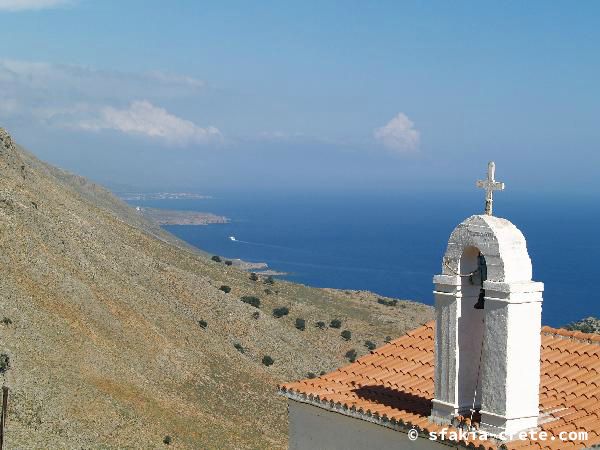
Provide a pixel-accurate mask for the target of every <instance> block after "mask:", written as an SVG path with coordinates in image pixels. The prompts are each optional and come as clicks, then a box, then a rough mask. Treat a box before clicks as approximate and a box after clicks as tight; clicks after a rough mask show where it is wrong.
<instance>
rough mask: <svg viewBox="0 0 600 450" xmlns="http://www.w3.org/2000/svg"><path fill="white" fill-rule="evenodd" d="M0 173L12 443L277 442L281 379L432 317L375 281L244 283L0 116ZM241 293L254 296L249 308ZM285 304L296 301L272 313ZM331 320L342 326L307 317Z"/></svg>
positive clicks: (0, 327) (0, 259)
mask: <svg viewBox="0 0 600 450" xmlns="http://www.w3.org/2000/svg"><path fill="white" fill-rule="evenodd" d="M0 175H1V176H0V224H1V226H0V274H1V276H0V320H1V319H2V318H3V317H6V318H8V319H10V322H11V323H8V321H7V323H0V351H1V352H2V353H4V354H7V355H8V356H9V358H10V367H9V369H8V370H7V371H6V372H5V373H2V374H0V377H1V378H2V380H0V381H2V382H6V383H8V384H9V385H10V386H11V389H12V398H11V403H10V409H9V422H8V429H7V435H6V442H7V446H8V448H144V449H151V448H164V447H165V444H163V438H164V436H166V435H170V436H171V437H172V438H173V443H172V444H171V446H170V447H173V448H284V447H285V446H286V431H287V430H286V427H287V424H286V415H285V413H286V409H285V402H284V401H283V400H282V399H281V398H279V397H278V396H277V395H275V386H276V384H277V383H278V382H282V381H285V380H294V379H297V378H301V377H305V376H306V375H307V373H308V372H314V373H316V374H318V373H319V372H321V371H323V370H331V369H333V368H335V367H337V366H339V365H341V364H343V363H344V362H345V359H344V354H345V353H346V352H347V351H348V350H349V349H351V348H355V349H356V350H357V351H358V353H359V355H360V354H363V353H365V352H367V350H366V349H365V348H364V345H363V344H364V341H366V340H371V341H374V342H376V343H382V341H383V340H384V338H385V336H388V335H389V336H391V337H397V336H398V335H400V334H401V333H403V332H404V331H405V330H407V329H410V328H413V327H415V326H417V325H419V324H421V323H424V322H425V321H427V320H429V319H430V318H431V310H430V308H429V307H426V306H424V305H420V304H417V303H412V302H399V304H398V305H397V306H386V305H382V304H379V303H378V302H377V297H376V296H375V295H373V294H370V293H365V292H359V293H357V292H352V293H348V292H343V291H336V290H330V289H314V288H310V287H306V286H302V285H297V284H292V283H287V282H279V281H276V282H275V284H274V285H273V286H270V285H266V284H265V283H264V282H263V281H262V280H260V281H251V280H250V279H249V277H248V274H247V273H245V272H242V271H240V270H239V269H236V268H234V267H228V266H225V265H224V264H221V263H216V262H213V261H211V260H210V259H209V258H208V257H207V255H205V254H203V253H202V252H199V251H196V250H194V249H192V248H190V247H188V246H187V245H186V244H184V243H182V242H181V241H178V240H177V239H176V238H174V237H173V236H171V235H169V234H168V233H166V232H164V231H163V230H161V229H160V227H158V226H157V225H156V224H153V223H151V222H149V221H148V220H146V219H144V218H143V217H142V216H140V215H139V214H138V213H136V212H135V211H134V210H133V209H131V208H129V207H127V206H126V205H125V204H124V203H122V202H120V201H119V200H118V199H116V198H115V197H113V196H112V195H111V194H110V193H109V192H108V191H106V190H105V189H103V188H101V187H99V186H97V185H94V184H92V183H90V182H89V181H87V180H85V179H84V178H81V177H77V176H74V175H71V174H69V173H66V172H64V171H62V170H59V169H56V168H53V167H51V166H48V165H46V164H44V163H42V162H40V161H39V160H37V159H36V158H35V157H34V156H32V155H31V154H29V153H28V152H26V151H24V150H23V149H21V148H20V147H18V146H16V145H14V144H13V143H12V140H11V139H10V136H9V135H8V134H7V133H6V132H5V131H4V130H2V129H0ZM222 285H228V286H230V287H231V292H230V293H227V294H226V293H224V292H223V291H221V290H219V287H220V286H222ZM265 289H271V290H272V293H271V294H266V293H265ZM242 295H254V296H257V297H259V298H260V299H261V307H260V309H259V310H258V311H259V314H260V315H259V317H258V318H254V317H253V313H255V312H256V311H257V309H256V308H254V307H252V306H251V305H249V304H246V303H243V302H241V301H240V300H239V298H240V297H241V296H242ZM280 306H286V307H288V308H289V310H290V313H289V315H287V316H284V317H282V318H279V319H277V318H274V317H273V316H272V314H271V311H272V309H273V308H275V307H280ZM296 318H303V319H305V320H306V330H304V331H301V330H298V329H296V328H295V326H294V324H295V319H296ZM334 318H339V319H341V320H342V322H343V324H342V328H341V329H332V328H327V329H324V330H322V329H319V328H318V327H316V326H315V323H316V322H318V321H324V322H326V323H327V324H328V323H329V322H330V320H331V319H334ZM200 320H204V321H205V322H206V328H203V327H201V326H200V325H199V321H200ZM343 329H349V330H351V331H352V339H351V340H350V341H345V340H343V339H342V338H341V337H340V331H341V330H343ZM236 343H239V344H241V346H242V347H243V348H244V349H245V352H244V353H241V352H239V351H238V350H236V348H234V344H236ZM264 355H270V356H271V357H272V358H273V359H274V361H275V363H274V364H273V365H272V366H270V367H265V366H264V365H263V364H262V363H261V360H262V358H263V356H264Z"/></svg>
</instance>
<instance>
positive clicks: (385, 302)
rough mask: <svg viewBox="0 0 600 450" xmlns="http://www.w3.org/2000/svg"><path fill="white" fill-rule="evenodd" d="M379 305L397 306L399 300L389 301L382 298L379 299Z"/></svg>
mask: <svg viewBox="0 0 600 450" xmlns="http://www.w3.org/2000/svg"><path fill="white" fill-rule="evenodd" d="M377 303H379V304H380V305H385V306H396V305H397V304H398V300H396V299H395V298H392V299H390V300H387V299H385V298H381V297H380V298H378V299H377Z"/></svg>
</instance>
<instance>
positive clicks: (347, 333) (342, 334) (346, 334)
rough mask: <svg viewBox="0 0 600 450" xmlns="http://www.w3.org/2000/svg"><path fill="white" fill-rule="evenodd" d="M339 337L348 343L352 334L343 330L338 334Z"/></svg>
mask: <svg viewBox="0 0 600 450" xmlns="http://www.w3.org/2000/svg"><path fill="white" fill-rule="evenodd" d="M340 336H342V337H343V338H344V340H346V341H349V340H350V339H352V332H351V331H350V330H344V331H342V332H341V333H340Z"/></svg>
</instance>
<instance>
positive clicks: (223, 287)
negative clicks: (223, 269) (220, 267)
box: [219, 284, 231, 294]
mask: <svg viewBox="0 0 600 450" xmlns="http://www.w3.org/2000/svg"><path fill="white" fill-rule="evenodd" d="M219 290H220V291H223V292H225V293H226V294H229V293H230V292H231V288H230V287H229V286H227V285H226V284H224V285H223V286H221V287H220V288H219Z"/></svg>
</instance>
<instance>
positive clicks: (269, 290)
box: [265, 288, 273, 295]
mask: <svg viewBox="0 0 600 450" xmlns="http://www.w3.org/2000/svg"><path fill="white" fill-rule="evenodd" d="M272 293H273V291H272V290H271V289H269V288H267V289H265V294H267V295H271V294H272Z"/></svg>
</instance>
